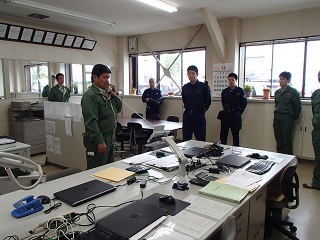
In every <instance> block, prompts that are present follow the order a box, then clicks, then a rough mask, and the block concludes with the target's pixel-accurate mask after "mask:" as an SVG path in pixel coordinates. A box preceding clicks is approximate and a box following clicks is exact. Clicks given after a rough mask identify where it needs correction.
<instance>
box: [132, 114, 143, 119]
mask: <svg viewBox="0 0 320 240" xmlns="http://www.w3.org/2000/svg"><path fill="white" fill-rule="evenodd" d="M131 118H143V114H142V113H132V114H131Z"/></svg>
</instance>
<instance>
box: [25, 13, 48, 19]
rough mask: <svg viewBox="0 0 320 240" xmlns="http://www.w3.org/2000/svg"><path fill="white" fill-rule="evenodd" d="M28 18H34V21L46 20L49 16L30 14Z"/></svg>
mask: <svg viewBox="0 0 320 240" xmlns="http://www.w3.org/2000/svg"><path fill="white" fill-rule="evenodd" d="M28 17H31V18H36V19H46V18H48V17H49V16H46V15H42V14H39V13H32V14H30V15H28Z"/></svg>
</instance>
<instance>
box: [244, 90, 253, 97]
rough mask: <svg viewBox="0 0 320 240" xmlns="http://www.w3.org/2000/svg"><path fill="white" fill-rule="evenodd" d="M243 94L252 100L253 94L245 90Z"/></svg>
mask: <svg viewBox="0 0 320 240" xmlns="http://www.w3.org/2000/svg"><path fill="white" fill-rule="evenodd" d="M245 92H246V97H247V98H252V92H253V91H252V90H246V91H245Z"/></svg>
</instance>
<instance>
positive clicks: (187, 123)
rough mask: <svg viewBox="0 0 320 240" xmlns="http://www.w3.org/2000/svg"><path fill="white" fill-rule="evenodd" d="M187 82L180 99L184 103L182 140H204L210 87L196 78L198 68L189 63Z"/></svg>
mask: <svg viewBox="0 0 320 240" xmlns="http://www.w3.org/2000/svg"><path fill="white" fill-rule="evenodd" d="M187 75H188V78H189V81H190V82H189V83H187V84H185V85H184V86H183V87H182V101H183V105H184V108H185V110H184V113H183V126H182V134H183V141H188V140H191V139H192V134H193V133H194V136H195V138H196V140H198V141H205V140H206V124H207V121H206V111H207V110H208V109H209V107H210V105H211V94H210V88H209V86H208V85H207V84H205V83H204V82H199V80H198V68H197V67H196V66H194V65H191V66H189V67H188V68H187Z"/></svg>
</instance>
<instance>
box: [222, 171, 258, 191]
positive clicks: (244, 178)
mask: <svg viewBox="0 0 320 240" xmlns="http://www.w3.org/2000/svg"><path fill="white" fill-rule="evenodd" d="M261 179H262V176H260V175H257V174H253V173H251V172H248V171H246V170H244V169H242V168H240V169H238V170H236V171H235V172H234V173H232V174H231V175H230V176H229V177H227V178H226V179H225V183H227V184H229V185H233V186H237V187H247V186H249V185H251V184H253V183H255V182H259V181H260V180H261Z"/></svg>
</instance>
